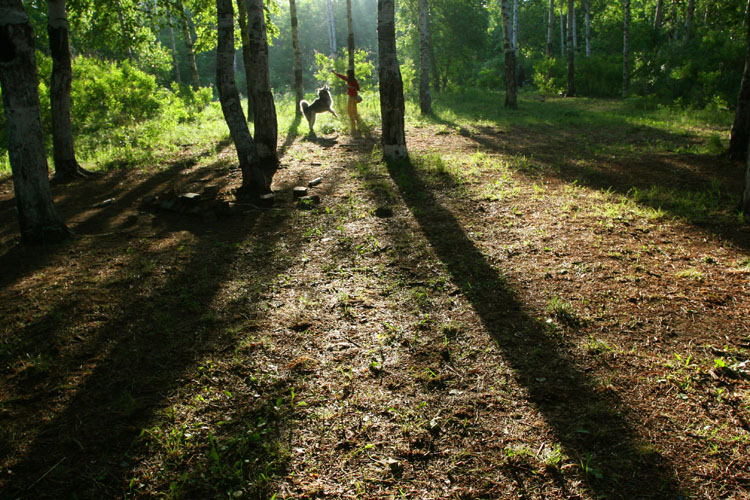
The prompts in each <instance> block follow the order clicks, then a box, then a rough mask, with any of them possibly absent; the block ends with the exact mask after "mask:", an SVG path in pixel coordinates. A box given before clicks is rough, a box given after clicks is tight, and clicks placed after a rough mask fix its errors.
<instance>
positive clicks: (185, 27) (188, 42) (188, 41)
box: [177, 0, 201, 90]
mask: <svg viewBox="0 0 750 500" xmlns="http://www.w3.org/2000/svg"><path fill="white" fill-rule="evenodd" d="M177 6H178V8H179V9H180V20H181V21H182V36H183V38H184V39H185V49H186V50H187V55H188V61H190V72H191V73H192V75H193V90H198V89H199V88H200V86H201V81H200V77H199V76H198V64H197V63H196V61H195V52H194V51H193V37H192V35H191V34H190V25H189V24H188V14H187V11H186V10H185V6H184V5H183V4H182V0H178V3H177Z"/></svg>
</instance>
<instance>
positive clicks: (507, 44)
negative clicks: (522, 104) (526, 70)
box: [500, 0, 518, 109]
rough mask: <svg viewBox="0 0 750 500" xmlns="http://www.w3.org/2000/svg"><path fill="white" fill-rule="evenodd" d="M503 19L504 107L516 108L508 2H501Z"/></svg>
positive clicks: (516, 82)
mask: <svg viewBox="0 0 750 500" xmlns="http://www.w3.org/2000/svg"><path fill="white" fill-rule="evenodd" d="M500 10H501V14H502V17H503V50H504V52H505V107H506V108H510V109H516V108H518V81H517V80H516V48H515V47H514V46H513V39H512V38H511V36H512V35H511V30H512V27H511V21H510V8H509V6H508V0H501V2H500Z"/></svg>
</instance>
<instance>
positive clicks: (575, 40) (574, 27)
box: [573, 4, 578, 50]
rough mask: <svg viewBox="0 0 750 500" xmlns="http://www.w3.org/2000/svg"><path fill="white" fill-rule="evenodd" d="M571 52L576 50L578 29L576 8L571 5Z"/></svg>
mask: <svg viewBox="0 0 750 500" xmlns="http://www.w3.org/2000/svg"><path fill="white" fill-rule="evenodd" d="M573 50H578V28H577V25H576V6H575V4H574V5H573Z"/></svg>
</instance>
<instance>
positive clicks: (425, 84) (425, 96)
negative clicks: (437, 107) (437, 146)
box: [418, 0, 432, 115]
mask: <svg viewBox="0 0 750 500" xmlns="http://www.w3.org/2000/svg"><path fill="white" fill-rule="evenodd" d="M418 9H419V109H420V111H421V112H422V114H423V115H430V114H432V96H431V95H430V46H429V43H430V42H429V40H430V37H429V32H428V28H427V0H419V5H418Z"/></svg>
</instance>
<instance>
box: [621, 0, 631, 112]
mask: <svg viewBox="0 0 750 500" xmlns="http://www.w3.org/2000/svg"><path fill="white" fill-rule="evenodd" d="M622 18H623V22H622V98H623V99H625V98H627V97H628V91H629V90H630V0H625V1H624V2H623V6H622Z"/></svg>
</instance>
